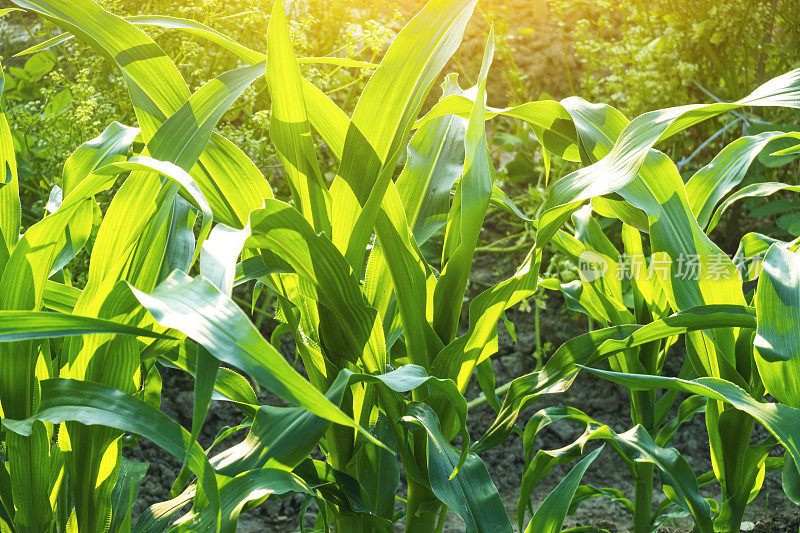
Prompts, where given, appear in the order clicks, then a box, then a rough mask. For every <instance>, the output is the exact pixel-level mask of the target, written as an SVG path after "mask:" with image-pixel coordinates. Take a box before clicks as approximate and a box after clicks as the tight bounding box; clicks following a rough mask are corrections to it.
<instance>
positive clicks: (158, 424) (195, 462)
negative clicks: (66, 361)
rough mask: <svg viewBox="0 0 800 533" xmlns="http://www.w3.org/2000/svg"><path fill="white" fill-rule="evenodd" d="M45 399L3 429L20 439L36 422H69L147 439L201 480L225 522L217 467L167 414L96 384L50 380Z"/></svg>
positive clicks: (45, 382)
mask: <svg viewBox="0 0 800 533" xmlns="http://www.w3.org/2000/svg"><path fill="white" fill-rule="evenodd" d="M41 393H42V400H41V403H40V404H39V410H38V411H37V413H36V414H35V415H34V416H32V417H31V418H28V419H26V420H9V419H5V420H3V426H4V427H5V428H6V429H7V430H8V431H12V432H14V433H16V434H19V435H30V434H31V431H32V428H33V427H34V425H35V423H36V422H37V421H46V422H52V423H54V424H58V423H61V422H65V421H72V422H79V423H81V424H85V425H100V426H105V427H110V428H115V429H118V430H120V431H129V432H131V433H136V434H138V435H142V436H143V437H146V438H147V439H149V440H151V441H153V443H155V444H156V445H157V446H159V447H161V448H162V449H164V450H165V451H166V452H168V453H170V454H171V455H172V456H174V457H175V458H177V459H178V460H181V461H182V460H183V459H184V457H186V458H187V464H188V466H189V468H190V469H191V470H192V472H193V473H194V474H195V475H196V476H197V478H198V480H199V482H200V484H201V486H202V487H203V491H204V494H205V497H206V498H208V501H209V507H210V508H211V510H212V511H211V512H212V515H215V516H216V520H215V521H214V522H212V523H216V525H217V527H216V528H215V529H216V530H218V527H219V523H220V518H219V517H220V515H219V509H220V494H219V491H218V489H217V480H216V475H215V473H214V469H213V468H212V467H211V465H210V464H209V462H208V459H207V458H206V455H205V452H204V451H203V449H202V448H201V447H200V446H199V445H198V444H197V443H196V442H194V441H192V440H191V437H190V435H189V433H188V432H187V431H186V430H184V429H183V428H181V427H180V425H178V423H176V422H174V421H173V420H171V419H170V418H169V417H168V416H167V415H165V414H164V413H161V412H160V411H158V410H157V409H154V408H153V407H150V406H149V405H147V404H146V403H144V402H142V401H140V400H137V399H135V398H133V397H131V396H130V395H128V394H125V393H124V392H122V391H119V390H115V389H112V388H110V387H106V386H104V385H100V384H97V383H90V382H86V381H76V380H71V379H61V378H55V379H47V380H43V381H42V382H41Z"/></svg>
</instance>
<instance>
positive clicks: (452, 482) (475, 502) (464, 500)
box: [403, 403, 512, 533]
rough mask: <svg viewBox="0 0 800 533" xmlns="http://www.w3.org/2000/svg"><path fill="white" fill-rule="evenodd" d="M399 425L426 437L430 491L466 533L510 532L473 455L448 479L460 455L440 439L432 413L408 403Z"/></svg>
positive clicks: (491, 485)
mask: <svg viewBox="0 0 800 533" xmlns="http://www.w3.org/2000/svg"><path fill="white" fill-rule="evenodd" d="M403 421H405V422H407V423H410V424H415V425H420V426H422V428H423V429H424V430H425V432H426V433H427V441H428V476H429V479H430V486H431V490H433V493H434V494H435V495H436V497H437V498H439V500H441V501H442V502H443V503H444V504H445V505H447V506H448V507H449V508H450V509H452V510H453V511H455V512H456V514H458V515H459V516H460V517H461V519H462V520H464V522H465V523H466V526H467V532H468V533H471V532H476V533H477V532H490V531H503V532H505V531H509V532H510V531H512V528H511V522H510V521H509V520H508V514H507V513H506V509H505V506H504V505H503V500H501V499H500V494H499V493H498V492H497V488H496V487H495V486H494V483H493V482H492V479H491V478H490V477H489V471H488V470H487V469H486V465H484V464H483V461H482V460H481V459H480V458H479V457H478V456H477V455H475V454H473V453H470V454H468V455H467V458H466V462H465V463H464V466H462V467H461V469H460V470H458V474H457V475H456V476H455V477H453V478H451V477H450V476H451V472H453V470H454V468H455V467H456V465H457V464H458V462H459V455H460V453H459V451H458V450H456V449H454V448H453V447H452V446H451V445H450V444H449V443H448V442H447V440H446V439H445V438H444V436H443V435H442V433H441V428H440V426H439V419H438V417H437V416H436V413H434V411H433V409H431V408H430V407H429V406H428V405H427V404H422V403H412V404H411V405H409V406H408V409H407V411H406V415H405V416H404V417H403Z"/></svg>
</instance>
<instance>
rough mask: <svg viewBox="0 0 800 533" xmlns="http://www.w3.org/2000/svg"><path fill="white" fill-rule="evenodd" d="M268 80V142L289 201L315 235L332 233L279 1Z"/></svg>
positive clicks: (327, 201) (270, 44)
mask: <svg viewBox="0 0 800 533" xmlns="http://www.w3.org/2000/svg"><path fill="white" fill-rule="evenodd" d="M267 41H268V47H269V60H268V61H267V82H268V85H269V91H270V95H271V97H272V115H271V117H270V129H269V131H270V138H271V139H272V142H273V144H274V145H275V148H276V149H277V151H278V154H279V156H280V157H281V161H282V162H283V167H284V169H285V170H286V177H287V179H288V181H289V188H290V190H291V193H292V199H293V200H294V203H295V205H296V206H297V208H298V209H299V211H300V212H301V213H303V215H304V216H305V217H306V219H308V221H309V222H310V223H311V224H312V225H313V226H314V228H315V229H316V230H317V232H324V233H325V234H327V235H328V236H330V235H331V222H330V214H329V213H330V209H331V207H330V204H331V198H330V194H329V193H328V189H327V188H326V185H325V180H324V179H323V177H322V172H320V169H319V165H318V163H317V155H316V146H315V144H314V139H313V138H312V136H311V124H310V123H309V122H308V115H307V112H306V107H305V102H304V99H303V98H298V97H297V95H298V94H302V93H303V84H302V78H301V76H300V68H299V66H298V64H297V60H296V59H295V57H294V52H293V51H292V43H291V38H290V36H289V28H288V26H287V25H286V19H285V17H284V15H283V3H282V2H281V1H280V0H278V1H276V2H275V3H274V6H273V9H272V16H271V17H270V21H269V28H268V31H267Z"/></svg>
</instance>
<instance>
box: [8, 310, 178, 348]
mask: <svg viewBox="0 0 800 533" xmlns="http://www.w3.org/2000/svg"><path fill="white" fill-rule="evenodd" d="M92 333H115V334H120V335H135V336H137V337H149V338H162V339H169V338H171V337H169V336H168V335H163V334H160V333H155V332H153V331H150V330H146V329H141V328H137V327H133V326H129V325H126V324H119V323H117V322H112V321H110V320H102V319H99V318H92V317H85V316H78V315H71V314H61V313H49V312H43V311H0V342H15V341H22V340H32V339H54V338H59V337H65V336H72V335H89V334H92Z"/></svg>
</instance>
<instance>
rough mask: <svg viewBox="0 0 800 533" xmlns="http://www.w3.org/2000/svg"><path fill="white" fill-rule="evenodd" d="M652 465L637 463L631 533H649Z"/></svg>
mask: <svg viewBox="0 0 800 533" xmlns="http://www.w3.org/2000/svg"><path fill="white" fill-rule="evenodd" d="M654 466H655V465H653V464H652V463H637V465H636V485H635V488H634V491H635V493H634V502H633V533H650V511H651V508H652V506H653V469H654Z"/></svg>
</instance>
